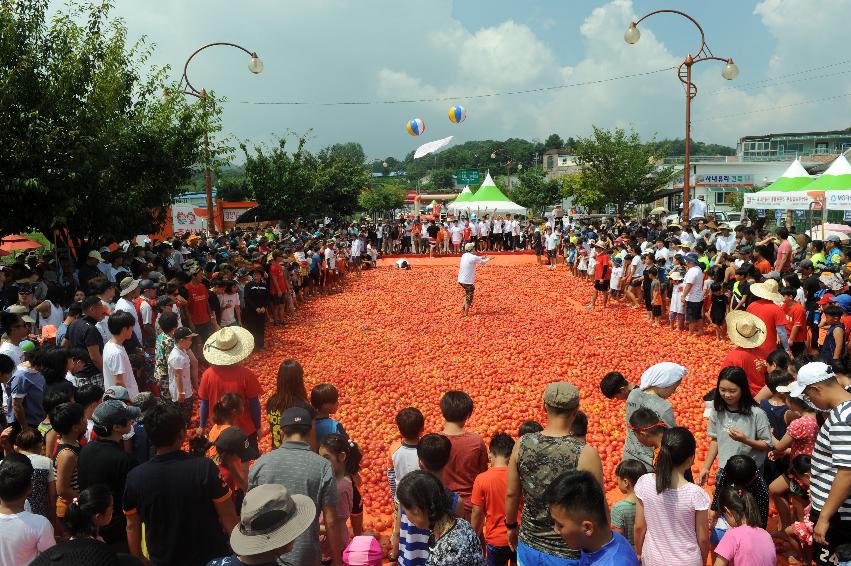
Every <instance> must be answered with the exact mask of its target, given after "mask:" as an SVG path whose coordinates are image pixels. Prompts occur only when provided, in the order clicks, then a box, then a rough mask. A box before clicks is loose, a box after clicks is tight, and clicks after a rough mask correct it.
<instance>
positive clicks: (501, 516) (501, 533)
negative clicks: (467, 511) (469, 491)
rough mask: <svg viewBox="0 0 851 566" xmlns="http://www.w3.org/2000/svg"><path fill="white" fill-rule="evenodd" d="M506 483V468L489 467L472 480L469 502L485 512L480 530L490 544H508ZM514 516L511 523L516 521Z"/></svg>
mask: <svg viewBox="0 0 851 566" xmlns="http://www.w3.org/2000/svg"><path fill="white" fill-rule="evenodd" d="M507 483H508V468H505V467H501V468H491V469H490V470H488V471H486V472H483V473H481V474H479V475H478V476H477V477H476V481H475V482H473V495H472V497H471V498H470V502H471V503H472V504H473V505H475V506H476V507H479V508H480V509H481V510H482V511H483V512H484V514H485V521H484V526H483V528H482V532H483V534H484V536H485V542H486V543H487V544H489V545H491V546H508V530H507V529H506V528H505V491H506V485H507ZM517 521H518V518H517V517H515V518H514V519H513V520H512V521H510V522H512V523H516V522H517Z"/></svg>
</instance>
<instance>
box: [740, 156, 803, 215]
mask: <svg viewBox="0 0 851 566" xmlns="http://www.w3.org/2000/svg"><path fill="white" fill-rule="evenodd" d="M812 182H813V178H812V177H811V176H810V174H809V173H807V170H806V169H804V167H803V165H801V162H800V161H799V160H797V159H796V160H795V161H793V162H792V164H791V165H789V167H787V168H786V171H784V172H783V174H782V175H780V177H778V178H777V180H776V181H774V182H773V183H771V184H770V185H768V186H767V187H765V188H764V189H762V190H760V191H757V192H755V193H745V195H744V208H761V209H768V210H787V209H788V210H807V209H808V208H809V206H810V202H811V201H812V199H810V198H809V196H808V195H807V193H806V190H807V187H808V186H809V185H810V184H812Z"/></svg>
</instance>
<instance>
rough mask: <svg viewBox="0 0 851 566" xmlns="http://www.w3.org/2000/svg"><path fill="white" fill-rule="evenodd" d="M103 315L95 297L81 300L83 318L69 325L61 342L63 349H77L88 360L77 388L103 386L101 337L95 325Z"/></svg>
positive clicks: (98, 301) (80, 375) (77, 374)
mask: <svg viewBox="0 0 851 566" xmlns="http://www.w3.org/2000/svg"><path fill="white" fill-rule="evenodd" d="M104 315H105V313H104V311H103V305H101V302H100V299H99V298H98V296H97V295H91V296H89V297H86V298H85V299H84V300H83V316H81V317H80V318H78V319H77V320H75V321H74V322H72V323H71V326H69V327H68V333H67V334H66V335H65V339H64V340H63V341H62V347H63V348H68V347H70V348H78V349H81V350H83V351H85V352H86V353H88V355H89V356H88V358H89V359H88V360H86V364H85V365H84V366H83V369H81V370H80V371H79V372H77V373H76V374H75V376H76V377H77V387H80V386H82V385H86V384H88V383H96V384H97V385H100V386H101V387H102V386H103V358H102V357H101V354H102V352H103V346H104V342H103V337H102V336H101V333H100V331H99V330H98V329H97V326H96V325H97V323H98V322H100V321H101V320H103V317H104Z"/></svg>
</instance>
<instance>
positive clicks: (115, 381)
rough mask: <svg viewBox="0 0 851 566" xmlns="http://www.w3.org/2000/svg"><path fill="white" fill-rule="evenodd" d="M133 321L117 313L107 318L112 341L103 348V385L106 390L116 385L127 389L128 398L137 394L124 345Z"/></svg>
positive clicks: (124, 314)
mask: <svg viewBox="0 0 851 566" xmlns="http://www.w3.org/2000/svg"><path fill="white" fill-rule="evenodd" d="M134 322H135V321H134V319H133V317H132V316H131V315H130V313H128V312H125V311H117V312H116V313H115V314H113V315H111V316H110V317H109V320H108V321H107V326H108V327H109V332H110V333H111V334H112V339H111V340H110V341H109V342H107V343H106V345H105V346H104V347H103V385H104V387H106V388H109V387H112V386H113V385H118V386H121V387H124V388H126V389H127V391H128V393H129V394H130V397H131V398H133V397H135V396H136V395H138V394H139V386H138V384H137V383H136V376H135V375H134V374H133V366H132V365H131V364H130V356H128V355H127V350H126V349H125V348H124V344H126V343H127V341H128V340H130V339H131V338H132V336H133V324H134Z"/></svg>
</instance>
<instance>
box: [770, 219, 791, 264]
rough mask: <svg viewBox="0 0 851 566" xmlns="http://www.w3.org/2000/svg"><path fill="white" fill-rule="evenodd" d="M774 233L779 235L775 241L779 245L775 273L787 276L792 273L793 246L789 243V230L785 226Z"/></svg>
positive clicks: (775, 260)
mask: <svg viewBox="0 0 851 566" xmlns="http://www.w3.org/2000/svg"><path fill="white" fill-rule="evenodd" d="M774 233H775V234H776V235H777V238H776V239H775V240H774V242H775V243H776V244H777V256H776V257H775V259H774V271H776V272H777V273H780V274H782V275H785V274H786V273H789V272H790V271H792V244H791V243H790V242H789V230H787V229H786V227H785V226H780V227H779V228H777V230H775V231H774Z"/></svg>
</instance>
